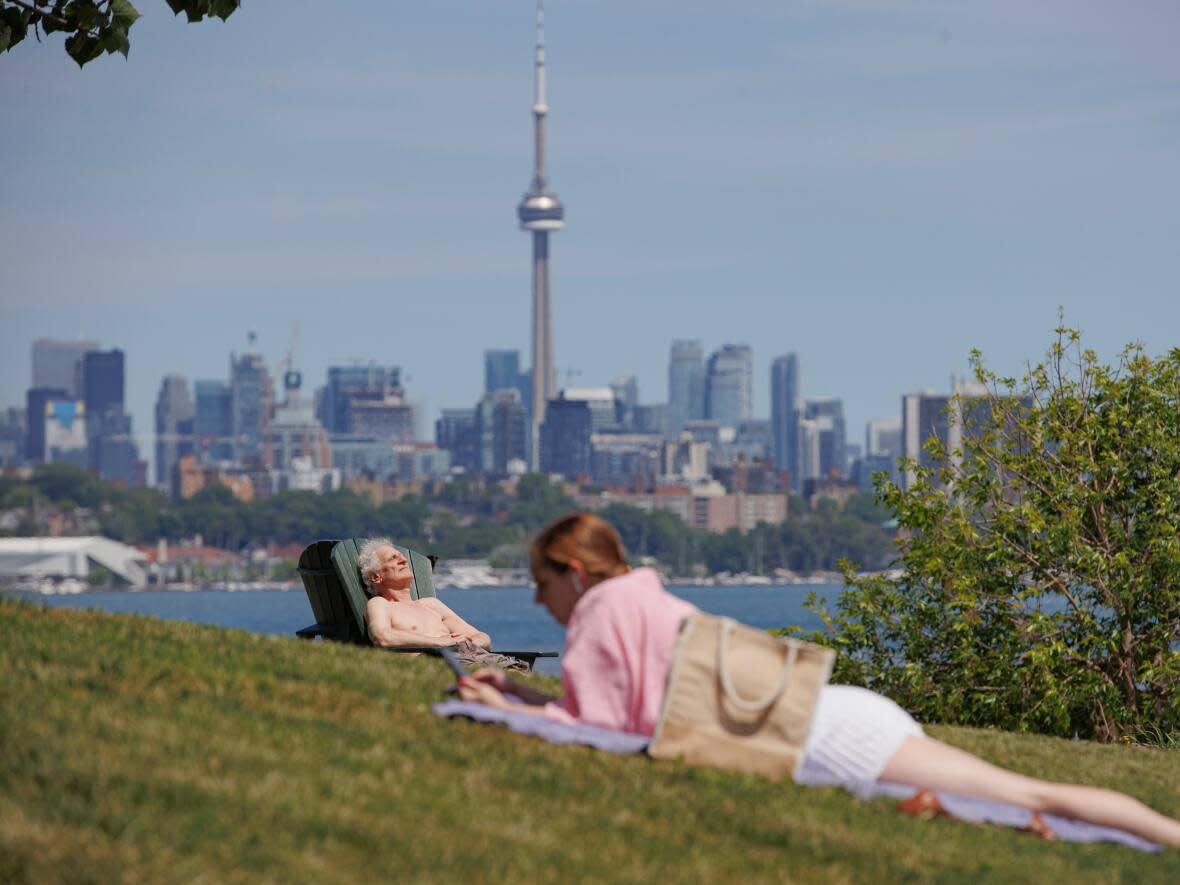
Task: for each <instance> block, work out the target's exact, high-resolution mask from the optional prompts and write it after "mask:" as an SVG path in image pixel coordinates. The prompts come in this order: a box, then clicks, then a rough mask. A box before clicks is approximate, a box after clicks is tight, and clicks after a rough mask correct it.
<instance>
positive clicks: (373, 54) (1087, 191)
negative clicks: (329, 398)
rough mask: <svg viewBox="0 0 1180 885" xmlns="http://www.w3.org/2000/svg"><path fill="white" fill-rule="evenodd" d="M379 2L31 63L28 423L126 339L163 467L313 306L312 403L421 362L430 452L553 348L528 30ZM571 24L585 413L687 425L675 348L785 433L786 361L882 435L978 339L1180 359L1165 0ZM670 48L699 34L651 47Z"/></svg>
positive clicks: (850, 6)
mask: <svg viewBox="0 0 1180 885" xmlns="http://www.w3.org/2000/svg"><path fill="white" fill-rule="evenodd" d="M297 5H298V4H293V6H297ZM364 6H365V5H364V4H359V3H357V4H341V9H340V21H339V23H338V24H337V25H336V27H335V28H334V29H333V30H332V31H329V32H323V31H320V30H318V29H317V28H316V27H315V26H313V25H312V24H310V23H311V22H312V21H314V18H313V17H312V16H310V15H306V16H304V15H301V14H299V11H298V9H295V10H294V11H293V12H292V14H291V15H290V16H289V17H284V19H285V20H284V21H272V20H271V19H273V16H270V17H268V16H267V15H265V14H263V13H262V12H261V11H258V10H255V9H253V8H251V7H250V6H247V7H245V8H243V9H242V10H240V11H239V12H238V13H237V14H236V15H235V16H234V17H233V18H232V19H231V20H230V21H229V22H228V23H227V24H225V25H221V24H220V23H206V24H204V25H202V26H200V27H194V28H186V27H184V26H183V24H182V23H181V22H180V21H179V20H173V19H172V17H171V15H170V14H169V13H168V11H167V10H166V9H164V8H162V7H161V8H160V9H155V8H152V7H150V6H149V7H147V8H145V9H144V10H142V11H143V12H144V18H143V20H142V21H141V22H140V23H138V24H137V25H136V35H135V40H134V47H133V50H132V54H131V58H130V60H128V61H124V60H122V59H121V58H107V59H100V60H98V61H96V62H94V63H92V64H91V65H89V66H88V67H87V68H86V70H85V71H81V72H80V71H78V70H77V69H76V68H74V67H73V66H72V63H70V62H69V61H68V59H67V58H66V57H65V56H64V53H62V52H61V50H60V46H57V45H55V44H56V42H60V37H59V35H53V36H51V37H49V38H47V41H46V42H47V43H49V44H51V45H47V46H40V47H39V46H37V45H36V44H35V43H28V44H27V45H22V46H20V47H18V48H17V49H16V50H15V51H14V52H13V53H11V54H9V55H6V56H5V57H4V58H2V59H0V70H3V72H4V75H5V78H6V81H7V82H8V83H10V84H11V88H10V89H8V90H6V91H5V94H4V95H3V96H2V97H0V106H2V107H3V109H4V110H5V113H6V118H7V119H8V120H9V126H8V127H7V131H6V133H5V135H4V136H3V139H4V145H5V151H4V159H3V160H0V163H3V168H4V171H5V172H7V173H8V174H7V179H8V181H9V182H10V189H11V193H10V194H9V196H8V198H7V199H6V202H5V205H4V206H3V207H0V226H2V227H0V231H2V232H3V240H2V241H3V242H4V243H5V247H4V248H5V253H6V257H7V258H8V259H9V260H8V262H7V266H8V267H9V268H10V272H9V274H8V279H7V280H6V283H5V286H4V290H3V293H2V300H0V309H2V311H3V320H4V321H3V323H0V327H2V331H0V352H2V353H3V356H0V377H2V378H3V382H2V384H0V404H5V405H13V406H16V405H20V403H21V401H22V393H23V390H24V389H25V388H26V387H27V386H28V384H29V382H30V378H29V374H28V373H29V364H28V352H29V351H28V348H29V345H30V344H31V342H32V340H34V339H36V338H41V337H48V338H64V337H74V336H77V335H82V336H86V337H89V338H92V339H96V340H99V341H100V342H101V344H102V347H103V348H107V349H110V348H119V349H122V350H123V351H124V352H125V353H126V354H127V366H126V372H127V382H128V389H127V406H128V409H129V411H130V412H131V414H132V416H133V418H134V424H133V426H134V430H135V435H136V438H137V441H138V443H139V447H140V451H141V453H143V454H147V453H148V452H149V451H150V450H151V442H152V439H151V431H150V428H151V425H152V421H151V417H152V408H153V402H154V398H155V394H156V391H157V389H158V385H159V383H160V379H161V378H163V377H164V376H165V375H168V374H181V375H184V376H186V377H187V378H189V379H190V380H197V379H199V378H211V377H220V376H221V375H222V374H223V372H222V370H221V368H220V367H221V366H224V364H225V358H226V355H228V353H229V352H231V351H238V352H241V351H243V350H245V349H246V330H247V329H248V328H250V327H257V328H258V329H259V330H260V332H261V338H260V342H259V346H260V348H261V349H262V351H263V352H264V353H265V355H266V361H267V363H268V365H269V366H270V367H271V368H272V370H277V366H278V365H279V363H280V362H281V361H282V357H283V355H284V353H285V350H286V347H287V344H288V340H289V330H290V320H289V319H287V317H291V316H293V315H294V316H299V317H303V318H306V319H305V323H304V328H305V329H315V330H316V331H315V334H312V333H311V332H307V331H305V332H304V335H303V337H302V339H301V340H300V342H299V346H298V350H297V353H296V359H297V363H298V364H299V366H300V367H301V368H302V369H303V372H304V375H305V377H307V378H308V379H309V380H311V381H312V382H313V383H316V384H318V383H321V382H320V379H322V378H323V377H324V374H325V370H326V367H327V366H328V365H330V364H339V363H343V362H346V361H347V359H348V358H349V357H353V356H360V357H364V358H372V359H375V360H377V361H378V362H379V363H382V364H385V363H394V364H397V365H400V366H402V367H403V370H404V371H405V373H406V375H407V376H408V377H407V387H408V389H410V390H411V391H412V392H413V395H414V396H415V398H417V399H418V400H419V401H420V402H422V403H423V405H424V406H425V410H424V411H425V414H424V416H423V424H424V430H425V429H426V428H429V427H430V426H432V423H433V419H434V417H435V416H437V415H438V414H439V412H440V410H441V409H442V408H447V407H455V406H466V405H468V404H470V403H471V402H474V401H475V400H476V399H477V398H478V394H479V390H480V377H481V361H482V357H483V351H484V350H485V349H493V348H502V349H518V350H520V351H522V352H527V350H528V348H527V346H526V345H527V338H526V330H527V323H528V318H527V307H526V305H525V302H524V297H523V293H524V292H525V291H526V290H527V287H528V269H527V267H526V266H525V264H526V261H525V260H524V259H523V257H522V255H521V251H522V250H521V249H520V245H519V241H518V237H519V235H518V234H516V235H514V231H510V230H507V227H508V225H507V224H506V210H505V208H504V207H505V205H507V204H508V201H510V200H512V199H513V198H514V197H515V195H516V194H518V193H519V185H518V184H517V182H518V176H519V171H520V164H521V161H522V160H523V158H524V157H526V156H527V153H528V144H527V142H526V141H525V139H524V137H523V135H524V134H523V124H524V120H525V118H524V116H523V113H522V108H521V105H522V102H521V96H522V95H524V94H526V90H528V89H529V78H530V75H531V74H532V71H530V70H529V69H528V67H527V66H526V65H525V64H523V63H522V59H523V54H524V52H525V51H528V48H529V43H530V42H531V40H530V29H529V22H530V20H531V18H532V16H533V15H534V9H533V4H532V2H521V3H519V4H517V5H516V7H519V8H516V7H513V8H511V9H510V8H508V7H506V6H504V5H498V6H497V7H496V8H495V9H486V8H482V7H481V5H480V4H476V3H473V2H472V3H458V4H455V5H454V6H455V7H456V8H457V10H458V13H459V14H456V8H451V7H448V9H445V10H423V9H406V10H397V11H396V12H394V11H387V10H382V9H374V8H373V7H368V8H363V7H364ZM547 11H548V12H549V14H550V19H551V24H552V25H553V27H551V29H550V34H549V42H550V43H551V44H552V45H553V47H554V56H553V57H554V59H557V60H558V61H557V63H558V69H557V71H556V72H555V78H554V88H555V90H556V92H557V94H558V101H557V102H556V106H557V107H558V108H559V109H560V116H559V124H558V125H557V127H556V128H555V129H554V133H553V141H554V142H555V150H554V155H553V166H554V167H555V169H554V171H555V174H557V175H558V176H559V178H560V181H561V182H562V191H563V194H564V195H565V196H567V197H568V198H569V199H571V200H573V201H574V202H575V204H576V205H577V206H578V225H577V228H576V231H571V232H569V233H567V234H566V236H565V238H564V239H563V243H562V253H563V254H562V263H561V268H560V272H559V273H558V274H557V276H556V279H555V284H554V288H555V289H556V290H558V291H560V292H561V299H560V304H559V305H557V307H556V310H555V312H554V338H555V343H556V349H557V351H558V354H559V359H558V367H557V368H558V371H559V373H560V371H562V370H564V369H567V368H571V367H572V368H576V369H579V370H580V371H581V376H580V379H579V384H590V383H594V384H606V383H607V382H608V381H609V380H610V379H611V378H612V377H614V376H615V375H618V374H621V373H622V374H630V375H635V376H636V377H637V378H638V383H639V389H640V393H641V399H642V400H643V401H644V402H656V401H662V400H666V397H667V391H666V377H667V374H666V373H667V366H666V359H667V348H668V346H669V344H670V342H671V341H672V340H673V339H675V338H696V339H701V340H703V341H704V342H705V343H706V347H707V348H708V349H709V350H712V349H714V348H716V347H719V346H720V345H721V344H723V343H725V342H730V341H733V342H743V343H747V344H749V345H750V346H751V348H752V350H753V353H754V367H753V379H754V389H753V397H754V398H753V402H754V413H755V414H756V415H758V416H759V417H768V400H769V396H768V395H769V365H770V362H771V361H772V360H773V359H775V358H776V357H778V356H780V355H782V354H784V353H787V352H794V353H798V354H799V356H800V359H801V361H802V363H803V365H804V366H805V367H806V374H805V377H806V379H807V385H806V394H807V396H809V397H812V396H815V397H819V396H839V397H841V398H842V399H843V400H844V403H845V409H846V411H845V417H846V420H847V423H848V426H849V428H850V429H851V431H852V432H851V434H850V435H851V436H852V438H853V439H854V440H855V439H856V438H857V431H858V429H859V428H862V427H863V426H864V424H865V422H866V421H868V420H871V419H876V418H880V417H885V416H889V415H896V414H897V413H898V410H899V406H900V396H901V395H902V394H903V393H906V392H910V391H914V390H920V389H926V388H933V389H936V390H945V389H946V388H947V386H948V379H949V376H950V375H951V374H952V373H958V374H965V373H966V371H967V359H966V356H967V352H968V351H969V350H970V349H971V348H972V347H979V348H980V349H982V350H983V352H984V354H985V356H986V357H988V359H989V360H990V362H991V363H992V364H993V365H995V366H996V368H998V369H1000V370H1001V371H1004V372H1006V373H1007V372H1012V373H1018V372H1019V370H1020V368H1021V366H1022V365H1023V363H1024V361H1025V360H1030V359H1032V360H1035V359H1037V358H1038V357H1039V356H1040V355H1041V354H1042V353H1043V351H1044V350H1045V349H1046V347H1047V346H1048V344H1049V341H1050V338H1051V330H1052V328H1053V326H1054V325H1056V320H1057V316H1056V313H1057V307H1058V305H1062V306H1063V307H1064V308H1065V311H1066V319H1067V322H1070V323H1072V324H1076V325H1078V326H1080V327H1081V328H1082V329H1083V331H1084V333H1085V335H1086V339H1085V340H1086V341H1087V343H1089V344H1091V345H1092V346H1094V347H1095V348H1097V349H1098V350H1099V352H1100V354H1101V355H1102V356H1103V357H1104V358H1106V359H1113V358H1114V357H1115V356H1116V355H1117V352H1118V350H1119V348H1121V346H1122V345H1123V344H1125V343H1127V342H1128V341H1131V340H1137V339H1138V340H1143V341H1144V342H1145V343H1146V345H1147V347H1148V349H1149V350H1150V351H1152V352H1154V353H1159V352H1162V351H1163V350H1165V349H1167V348H1168V347H1170V346H1172V345H1173V344H1174V343H1175V342H1174V339H1172V338H1170V337H1169V332H1170V330H1172V329H1174V328H1176V326H1177V323H1178V322H1180V307H1178V306H1177V305H1176V303H1175V302H1176V301H1177V300H1178V299H1175V298H1174V297H1171V296H1172V291H1171V290H1172V287H1173V286H1174V282H1173V279H1172V277H1173V276H1174V274H1173V272H1172V271H1173V269H1174V245H1173V240H1174V232H1175V230H1176V229H1177V224H1176V222H1177V220H1180V219H1178V217H1177V215H1178V212H1180V209H1178V208H1177V207H1180V200H1178V199H1177V196H1180V193H1178V191H1180V175H1178V174H1177V168H1176V164H1177V160H1176V156H1177V154H1176V151H1175V142H1176V140H1177V138H1178V135H1180V115H1177V114H1176V110H1177V101H1176V100H1175V99H1174V98H1173V97H1172V96H1174V95H1175V94H1176V92H1175V86H1176V85H1177V83H1178V81H1180V62H1177V60H1176V59H1175V58H1174V57H1173V56H1174V53H1172V52H1171V51H1170V49H1169V47H1170V46H1171V45H1172V41H1171V39H1170V36H1169V35H1170V34H1171V33H1172V32H1174V30H1175V27H1174V25H1175V24H1176V21H1177V15H1176V13H1175V12H1174V11H1173V10H1172V9H1171V8H1169V7H1168V6H1166V5H1164V4H1155V5H1153V4H1141V5H1139V6H1137V7H1135V8H1134V9H1131V10H1123V11H1120V14H1119V15H1118V16H1114V15H1113V13H1110V12H1109V10H1108V11H1106V12H1105V13H1104V12H1103V11H1102V10H1101V9H1094V8H1087V7H1082V8H1078V7H1077V5H1076V4H1059V3H1048V4H1045V5H1042V6H1039V7H1038V8H1037V9H1035V10H1027V9H1024V8H1023V7H1021V6H1018V5H1016V4H1002V3H998V4H992V5H989V8H987V9H974V8H970V7H969V6H968V5H966V4H944V5H939V6H938V7H937V8H935V7H931V6H930V5H929V4H924V3H898V4H895V5H893V6H891V8H890V9H888V10H877V9H870V8H869V7H868V6H866V5H864V4H858V3H833V4H825V5H824V6H823V7H820V6H818V5H816V4H810V3H806V4H798V5H795V6H791V7H788V8H779V7H778V6H774V7H773V8H772V6H771V5H768V4H764V3H754V2H751V3H738V4H731V5H730V6H728V7H726V8H725V10H724V11H714V10H711V9H709V8H707V6H706V5H700V4H691V3H690V4H666V3H658V2H653V3H643V4H621V3H609V2H600V3H593V4H584V5H578V4H571V3H563V2H551V3H550V4H549V9H548V10H547ZM624 22H626V24H627V28H626V29H623V28H622V24H623V23H624ZM362 23H363V25H364V26H363V27H362V26H361V25H362ZM656 30H662V31H663V32H667V33H671V35H672V36H674V37H675V38H677V39H673V40H669V41H666V42H665V43H664V44H661V45H660V46H659V47H658V48H657V49H653V48H652V47H651V46H650V45H649V41H646V40H643V39H641V36H640V35H642V34H644V33H653V32H655V31H656ZM276 45H282V46H283V47H284V49H283V51H281V52H278V51H276V50H275V49H274V48H273V47H275V46H276ZM444 49H445V51H444ZM608 57H609V58H610V59H611V63H610V64H609V65H607V63H606V62H605V61H604V59H605V58H608ZM345 59H346V60H347V61H345ZM293 60H294V61H293ZM342 97H343V98H342ZM141 109H146V112H145V110H141ZM739 134H740V137H739ZM80 138H85V140H86V144H87V150H86V159H85V161H84V162H77V161H75V159H73V158H74V157H75V154H74V152H73V151H72V150H71V148H70V145H72V144H75V143H76V142H77V141H78V139H80ZM48 169H53V170H54V174H52V175H48V174H45V171H46V170H48ZM456 207H459V209H460V210H461V211H457V210H456ZM47 231H52V232H53V234H50V233H47ZM51 243H58V244H60V243H65V244H67V246H68V248H66V249H65V250H63V249H62V248H60V245H58V246H57V247H56V248H54V249H53V250H52V251H49V246H50V244H51ZM38 256H44V257H41V258H39V257H38ZM370 316H372V317H376V318H379V319H382V320H385V321H386V323H387V327H385V328H383V327H382V326H383V324H382V323H377V322H372V321H369V322H366V321H365V320H366V317H370ZM136 323H139V324H142V325H138V326H136V325H135V324H136ZM653 333H654V334H653ZM440 341H446V343H447V347H445V348H440V347H439V342H440ZM440 351H441V352H440Z"/></svg>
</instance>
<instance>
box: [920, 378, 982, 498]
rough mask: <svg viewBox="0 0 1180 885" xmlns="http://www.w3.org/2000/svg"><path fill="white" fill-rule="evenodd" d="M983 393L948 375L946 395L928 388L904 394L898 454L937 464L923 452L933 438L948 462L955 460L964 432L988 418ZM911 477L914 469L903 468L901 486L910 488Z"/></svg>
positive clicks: (979, 387) (975, 385) (978, 387)
mask: <svg viewBox="0 0 1180 885" xmlns="http://www.w3.org/2000/svg"><path fill="white" fill-rule="evenodd" d="M986 393H987V389H986V388H985V387H983V386H982V385H980V384H978V383H977V382H975V381H973V380H964V379H955V378H953V377H952V378H951V392H950V393H949V394H943V393H934V392H933V391H929V390H928V391H925V392H923V393H907V394H905V395H904V396H903V397H902V398H901V437H902V439H901V445H902V454H903V455H905V457H907V458H913V459H914V460H916V461H917V462H918V464H919V465H921V466H923V467H935V468H937V467H939V466H941V465H940V464H938V463H937V462H935V461H934V459H933V458H932V457H931V456H930V453H929V452H927V451H926V441H927V440H929V439H930V438H931V437H937V438H938V439H939V440H940V441H941V442H942V443H943V445H944V446H946V449H947V452H948V453H949V455H950V460H951V462H952V463H954V462H955V461H957V460H958V459H957V456H956V455H955V453H956V452H957V451H958V450H960V449H961V448H962V446H963V435H964V433H965V432H966V433H970V432H972V431H971V429H972V428H973V427H982V426H986V425H987V424H989V423H990V421H991V413H990V404H989V403H988V401H987V400H986V399H985V398H984V397H985V395H986ZM956 397H958V400H959V401H956ZM915 478H916V477H915V474H914V471H912V470H906V471H905V472H904V473H903V474H902V476H901V481H902V487H903V488H907V489H908V488H910V487H911V486H912V485H913V483H914V480H915Z"/></svg>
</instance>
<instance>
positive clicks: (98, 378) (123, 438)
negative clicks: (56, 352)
mask: <svg viewBox="0 0 1180 885" xmlns="http://www.w3.org/2000/svg"><path fill="white" fill-rule="evenodd" d="M125 372H126V369H125V362H124V356H123V351H121V350H119V349H117V348H116V349H113V350H92V351H88V352H87V353H84V354H83V355H82V358H81V359H80V360H79V361H78V374H77V385H76V386H77V387H78V389H80V390H81V392H82V401H83V403H85V405H86V413H85V417H86V433H87V437H88V439H89V442H88V448H89V457H88V459H87V461H88V464H89V467H90V469H91V470H96V471H98V475H99V476H100V477H102V478H103V479H105V480H108V481H110V482H118V483H122V484H124V485H128V486H131V485H138V484H139V483H140V482H141V481H142V480H143V477H142V476H141V472H140V467H139V452H138V449H137V448H136V445H135V440H134V437H133V436H132V433H131V416H130V415H128V414H127V412H126V409H125V407H124V401H125V389H126V384H125Z"/></svg>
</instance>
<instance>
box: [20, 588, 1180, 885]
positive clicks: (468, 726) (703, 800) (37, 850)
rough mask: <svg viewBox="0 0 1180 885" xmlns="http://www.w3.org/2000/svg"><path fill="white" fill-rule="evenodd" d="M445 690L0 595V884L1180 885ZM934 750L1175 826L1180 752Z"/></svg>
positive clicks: (368, 668) (1096, 851) (988, 746)
mask: <svg viewBox="0 0 1180 885" xmlns="http://www.w3.org/2000/svg"><path fill="white" fill-rule="evenodd" d="M542 681H543V680H542ZM449 682H450V676H449V673H448V672H447V671H446V670H445V669H444V667H443V666H442V664H441V663H440V662H438V661H436V660H430V659H421V658H406V657H401V656H396V655H390V654H385V653H381V652H378V651H375V650H371V649H358V648H346V647H342V646H339V645H334V644H327V643H317V644H311V643H303V642H299V641H297V640H295V639H282V638H275V637H265V636H256V635H252V634H248V633H243V632H238V631H229V630H221V629H216V628H211V627H198V626H192V625H187V624H181V623H170V622H163V621H159V620H155V619H151V618H143V617H128V616H111V615H105V614H101V613H96V612H81V611H67V610H50V609H41V608H39V607H35V606H31V605H24V604H17V603H12V602H6V601H0V881H4V882H13V881H15V882H23V881H28V882H38V883H46V882H59V881H60V882H91V881H93V882H113V881H142V882H170V881H194V880H202V881H210V882H238V881H280V880H295V881H311V880H315V881H350V880H359V879H362V878H372V877H380V878H381V879H387V880H397V881H458V880H471V881H491V882H495V881H504V880H516V881H525V882H533V881H559V880H599V881H651V880H657V879H665V880H672V881H710V880H750V881H800V882H850V881H851V882H863V881H902V880H904V881H911V882H921V881H940V882H955V881H963V882H967V881H972V882H974V881H979V880H989V881H1027V882H1046V881H1066V880H1069V881H1073V882H1111V881H1134V882H1177V881H1180V852H1170V853H1166V854H1164V855H1156V856H1151V855H1145V854H1141V853H1139V852H1135V851H1132V850H1130V849H1126V848H1120V847H1116V846H1105V845H1100V846H1086V845H1060V844H1053V843H1045V842H1041V841H1038V840H1036V839H1033V838H1031V837H1029V836H1026V835H1023V834H1021V833H1018V832H1014V831H1011V830H1007V829H1000V828H991V827H973V826H970V825H967V824H962V823H956V822H951V821H941V820H939V821H932V822H928V823H924V822H921V821H917V820H914V819H911V818H908V817H905V816H903V815H901V814H898V813H896V812H895V811H894V810H893V804H892V803H890V802H886V801H878V802H871V803H865V802H860V801H858V800H856V799H854V798H853V797H851V796H849V795H847V794H845V793H843V792H841V791H838V790H815V789H810V790H809V789H804V788H801V787H797V786H795V785H793V784H774V783H770V782H768V781H764V780H762V779H759V778H755V777H747V776H742V775H735V774H730V773H726V772H718V771H703V770H693V769H688V768H685V767H682V766H680V765H678V764H674V763H662V762H661V763H657V762H653V761H650V760H647V759H644V758H636V757H617V756H609V755H606V754H602V753H598V752H595V751H593V750H589V749H586V748H581V747H554V746H550V745H548V744H544V743H542V742H540V741H536V740H533V739H530V738H525V737H520V736H518V735H514V734H511V733H508V732H506V731H503V730H501V729H498V728H494V727H488V726H479V725H475V724H472V723H468V722H448V721H445V720H440V719H438V718H436V717H435V716H433V715H432V714H431V713H430V710H429V704H430V703H431V702H432V701H435V700H438V699H440V698H441V697H442V691H443V689H444V688H445V687H446V686H447V685H448V684H449ZM930 730H931V731H932V732H933V733H934V734H935V735H936V736H938V737H940V738H942V739H944V740H947V741H949V742H951V743H955V744H958V745H960V746H963V747H965V748H967V749H969V750H972V751H975V752H978V753H980V754H982V755H984V756H986V757H987V758H989V759H991V760H993V761H995V762H999V763H1001V764H1004V765H1008V766H1011V767H1013V768H1016V769H1019V770H1022V771H1025V772H1028V773H1030V774H1035V775H1039V776H1047V777H1054V778H1060V779H1081V780H1085V781H1088V782H1091V783H1094V784H1101V785H1104V786H1111V787H1116V788H1119V789H1123V790H1126V791H1128V792H1131V793H1133V794H1134V795H1136V796H1139V797H1140V798H1143V799H1145V800H1146V801H1148V802H1150V803H1151V804H1152V805H1154V806H1155V807H1157V808H1159V809H1161V810H1164V811H1166V812H1168V813H1170V814H1172V815H1180V751H1177V750H1161V749H1147V748H1141V747H1111V746H1099V745H1095V744H1089V743H1079V742H1069V741H1062V740H1055V739H1050V738H1041V737H1029V736H1023V735H1012V734H1006V733H996V732H986V731H978V730H970V729H960V728H932V729H930Z"/></svg>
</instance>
